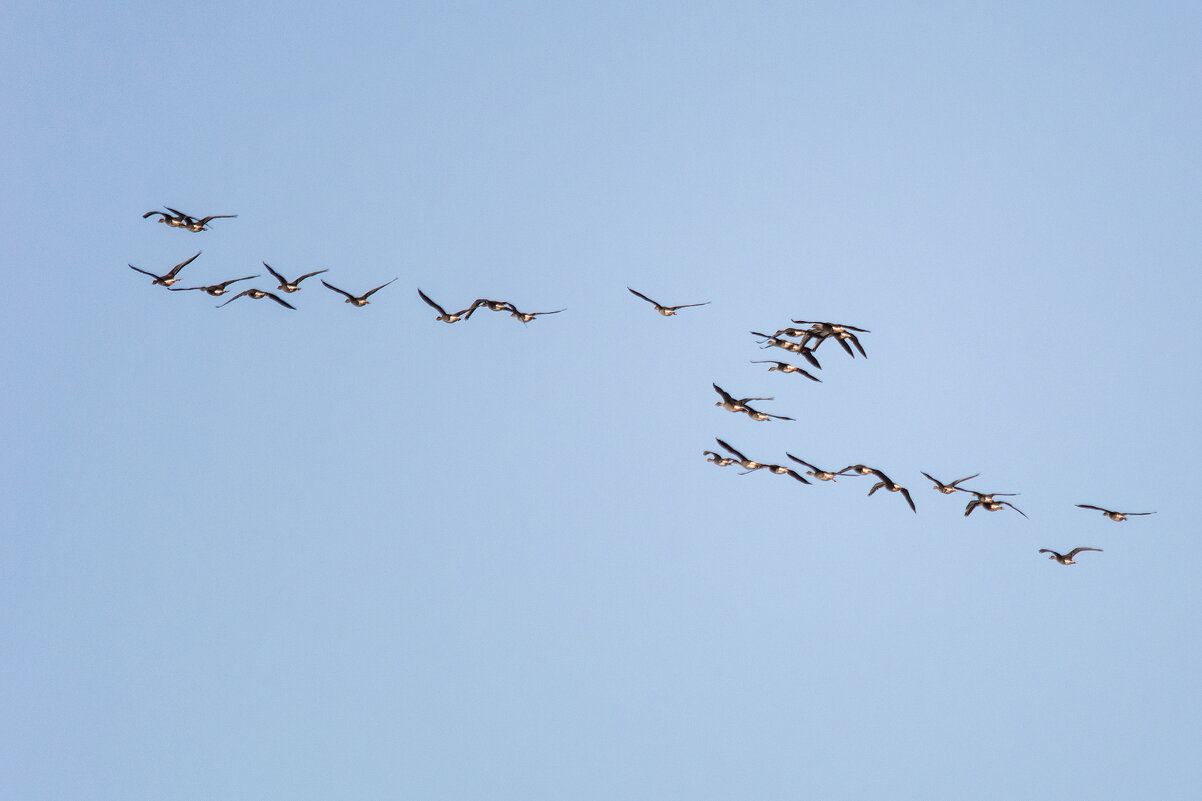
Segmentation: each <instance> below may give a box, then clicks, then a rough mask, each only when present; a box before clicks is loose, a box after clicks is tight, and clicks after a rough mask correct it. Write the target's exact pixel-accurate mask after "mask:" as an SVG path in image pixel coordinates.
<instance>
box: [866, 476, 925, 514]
mask: <svg viewBox="0 0 1202 801" xmlns="http://www.w3.org/2000/svg"><path fill="white" fill-rule="evenodd" d="M872 472H873V474H875V475H876V477H877V478H879V479H880V481H878V482H877V483H875V484H873V485H872V489H870V490H868V494H869V496H871V495H872V493H874V492H876V491H877V490H879V489H882V488H884V489H886V490H888V491H889V492H900V493H901V494H902V497H903V498H905V499H906V503H908V504H910V511H911V512H913V513H914V514H918V510H917V509H916V508H914V499H913V498H911V497H910V490H908V489H906V488H905V487H903V486H902V485H901V484H898V483H897V482H896V481H894V480H893V479H891V478H889V476H887V475H885V474H884V473H882V472H881V471H880V470H873V471H872Z"/></svg>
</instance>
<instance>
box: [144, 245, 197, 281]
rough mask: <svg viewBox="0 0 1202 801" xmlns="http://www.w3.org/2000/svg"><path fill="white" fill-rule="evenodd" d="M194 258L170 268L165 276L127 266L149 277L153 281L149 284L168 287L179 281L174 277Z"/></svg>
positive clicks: (193, 257) (194, 257)
mask: <svg viewBox="0 0 1202 801" xmlns="http://www.w3.org/2000/svg"><path fill="white" fill-rule="evenodd" d="M199 255H200V251H199V250H198V251H196V256H199ZM196 256H192V257H191V258H188V259H184V260H183V261H181V262H180V263H179V264H177V265H175V266H174V267H172V268H171V270H170V271H169V272H168V273H167V274H166V275H155V274H154V273H150V272H147V271H146V270H143V269H142V268H140V267H135V266H133V265H132V264H131V265H129V269H131V270H135V271H137V272H139V273H142V275H149V276H150V277H151V278H153V279H154V280H153V281H151V282H150V283H152V284H157V285H158V286H165V287H170V286H171V285H172V284H174V283H176V282H177V281H179V279H178V278H176V275H178V274H179V271H180V270H182V269H184V268H185V267H187V266H188V265H189V264H191V263H192V262H193V261H194V260H195V259H196Z"/></svg>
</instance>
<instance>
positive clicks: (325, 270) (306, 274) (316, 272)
mask: <svg viewBox="0 0 1202 801" xmlns="http://www.w3.org/2000/svg"><path fill="white" fill-rule="evenodd" d="M329 271H330V268H329V267H327V268H325V269H324V270H314V271H313V272H311V273H305V274H304V275H302V276H301V277H300V278H298V279H296V281H294V282H293V283H296V284H299V283H300V282H301V281H304V280H305V279H306V278H312V277H313V276H315V275H321V274H322V273H326V272H329Z"/></svg>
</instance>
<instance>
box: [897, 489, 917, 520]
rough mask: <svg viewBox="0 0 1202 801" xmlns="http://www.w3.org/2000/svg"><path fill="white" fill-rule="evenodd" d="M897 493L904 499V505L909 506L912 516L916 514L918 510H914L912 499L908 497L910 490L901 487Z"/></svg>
mask: <svg viewBox="0 0 1202 801" xmlns="http://www.w3.org/2000/svg"><path fill="white" fill-rule="evenodd" d="M898 492H900V493H901V494H902V497H903V498H905V499H906V503H908V504H910V511H911V512H913V513H914V514H918V510H917V509H916V508H914V499H913V498H911V497H910V490H908V489H906V488H905V487H902V488H901V489H899V490H898Z"/></svg>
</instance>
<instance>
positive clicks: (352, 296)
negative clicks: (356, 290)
mask: <svg viewBox="0 0 1202 801" xmlns="http://www.w3.org/2000/svg"><path fill="white" fill-rule="evenodd" d="M322 283H323V284H325V285H326V289H332V290H334V291H335V292H337V293H338V294H339V295H345V296H346V297H348V298H350V299H351V300H355V296H354V295H352V294H351V293H350V292H347V291H346V290H345V289H339V288H338V287H336V286H331V285H330V284H326V282H325V280H324V279H322Z"/></svg>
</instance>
